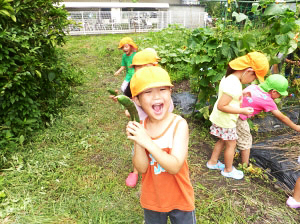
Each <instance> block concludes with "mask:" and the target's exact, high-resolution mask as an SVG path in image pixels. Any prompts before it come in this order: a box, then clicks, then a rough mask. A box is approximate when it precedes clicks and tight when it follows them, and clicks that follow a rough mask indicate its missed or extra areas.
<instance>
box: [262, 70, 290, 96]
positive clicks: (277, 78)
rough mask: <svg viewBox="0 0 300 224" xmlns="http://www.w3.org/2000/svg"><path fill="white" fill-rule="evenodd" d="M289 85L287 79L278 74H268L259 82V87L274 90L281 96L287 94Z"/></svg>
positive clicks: (267, 90)
mask: <svg viewBox="0 0 300 224" xmlns="http://www.w3.org/2000/svg"><path fill="white" fill-rule="evenodd" d="M288 86H289V83H288V80H287V79H286V78H285V77H284V76H283V75H279V74H273V75H270V76H269V77H268V78H267V79H266V80H265V81H264V82H263V83H261V84H259V87H260V88H262V89H263V90H264V91H266V92H269V91H270V90H272V89H274V90H276V91H277V92H278V93H279V94H280V95H281V96H287V95H288V92H287V91H286V90H287V88H288Z"/></svg>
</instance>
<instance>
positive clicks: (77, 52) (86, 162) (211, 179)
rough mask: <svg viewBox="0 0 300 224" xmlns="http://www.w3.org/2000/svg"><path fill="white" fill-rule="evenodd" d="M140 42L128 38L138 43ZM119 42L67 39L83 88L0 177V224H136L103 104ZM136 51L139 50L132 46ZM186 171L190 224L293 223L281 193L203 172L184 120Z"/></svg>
mask: <svg viewBox="0 0 300 224" xmlns="http://www.w3.org/2000/svg"><path fill="white" fill-rule="evenodd" d="M143 35H147V34H140V35H131V36H132V37H133V38H136V39H138V38H139V37H140V36H143ZM122 37H123V35H105V36H82V37H69V38H68V40H69V41H68V43H67V45H66V46H65V47H64V49H65V51H66V52H67V54H68V58H69V60H70V61H71V62H72V64H73V66H74V67H76V68H78V69H81V70H82V71H83V74H84V76H85V77H84V78H85V82H84V84H83V85H82V86H78V87H76V88H74V89H73V95H72V96H71V99H70V105H69V106H68V107H66V108H63V111H62V113H61V114H62V115H61V117H58V118H56V119H55V120H53V121H52V124H51V126H50V127H49V128H47V129H44V130H41V131H39V132H37V133H35V135H34V136H33V137H32V139H31V140H30V141H29V142H27V143H26V144H25V145H23V146H20V147H19V148H18V149H17V151H16V153H15V154H14V156H13V160H12V161H11V166H10V168H8V169H6V170H1V173H0V223H20V224H21V223H34V224H35V223H51V224H57V223H78V224H79V223H101V224H102V223H103V224H106V223H108V224H110V223H143V211H142V208H141V207H140V204H139V191H140V182H141V181H140V180H139V184H138V186H137V187H136V188H134V189H131V188H128V187H126V186H125V178H126V177H127V175H128V173H129V172H130V171H131V169H132V165H131V148H132V144H131V143H130V142H129V141H127V140H126V136H125V132H124V128H125V125H126V123H127V122H128V120H127V118H126V117H125V116H124V112H123V110H122V109H121V107H120V106H119V105H118V104H117V103H114V102H112V100H109V99H108V93H107V91H106V89H107V88H113V89H114V88H118V87H119V86H120V85H121V83H122V80H123V76H119V77H114V76H113V74H114V72H115V71H116V70H117V69H118V68H119V66H120V60H121V54H122V53H121V51H119V50H117V48H116V46H117V43H118V41H119V40H120V39H121V38H122ZM140 44H142V43H140ZM187 119H188V122H189V126H190V152H189V164H190V173H191V179H192V183H193V186H194V190H195V197H196V202H195V203H196V216H197V221H198V223H224V224H225V223H275V222H276V223H298V222H299V221H300V220H299V212H297V211H295V210H291V209H288V208H287V207H286V206H285V200H286V198H287V196H286V195H285V194H284V192H283V191H281V190H278V189H275V188H274V186H273V185H271V184H268V183H264V182H263V181H261V180H259V179H254V180H253V179H249V180H248V181H246V180H243V181H234V180H229V179H225V178H223V177H222V176H221V175H220V173H219V172H217V171H209V170H207V169H206V168H205V163H206V161H207V158H208V156H209V155H210V153H211V146H212V144H213V143H212V140H211V139H210V136H209V134H208V130H207V129H206V128H203V127H202V126H201V124H199V123H197V122H196V121H193V119H191V118H189V117H187Z"/></svg>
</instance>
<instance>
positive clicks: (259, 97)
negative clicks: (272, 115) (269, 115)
mask: <svg viewBox="0 0 300 224" xmlns="http://www.w3.org/2000/svg"><path fill="white" fill-rule="evenodd" d="M241 107H252V108H253V109H254V112H253V114H250V115H244V114H240V118H241V119H242V120H246V119H247V118H249V117H253V116H254V115H256V114H259V113H260V112H261V111H264V112H269V111H272V110H278V108H277V105H276V103H275V102H274V100H273V99H272V98H271V95H270V94H269V93H267V92H264V91H263V90H262V89H261V88H260V87H259V86H258V85H250V86H248V87H246V88H245V89H244V90H243V102H242V105H241Z"/></svg>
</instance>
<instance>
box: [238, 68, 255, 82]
mask: <svg viewBox="0 0 300 224" xmlns="http://www.w3.org/2000/svg"><path fill="white" fill-rule="evenodd" d="M255 79H256V74H255V72H254V71H253V70H252V69H248V70H246V72H245V74H244V75H243V76H242V78H241V83H242V84H248V83H251V82H253V81H254V80H255Z"/></svg>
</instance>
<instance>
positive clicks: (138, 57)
mask: <svg viewBox="0 0 300 224" xmlns="http://www.w3.org/2000/svg"><path fill="white" fill-rule="evenodd" d="M159 59H160V58H159V57H158V56H157V53H156V51H155V50H154V49H153V48H146V49H144V50H142V51H140V52H138V53H136V54H135V55H134V56H133V59H132V64H131V66H130V67H131V68H132V67H133V66H134V65H146V64H157V63H158V60H159Z"/></svg>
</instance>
